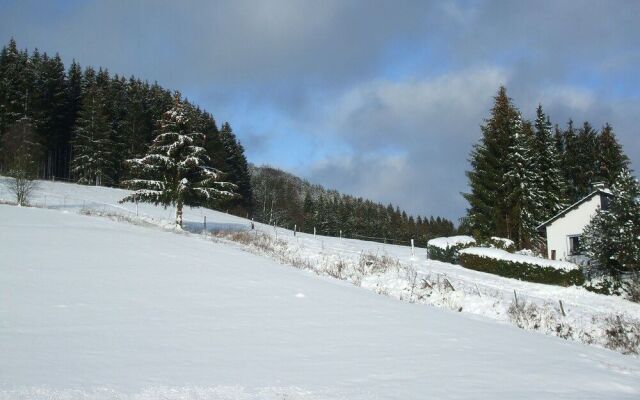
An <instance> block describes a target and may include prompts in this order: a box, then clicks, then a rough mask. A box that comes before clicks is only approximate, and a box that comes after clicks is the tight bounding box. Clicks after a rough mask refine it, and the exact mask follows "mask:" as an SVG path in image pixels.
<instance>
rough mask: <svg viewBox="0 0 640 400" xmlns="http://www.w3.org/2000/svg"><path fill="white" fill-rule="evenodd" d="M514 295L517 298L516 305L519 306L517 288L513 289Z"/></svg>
mask: <svg viewBox="0 0 640 400" xmlns="http://www.w3.org/2000/svg"><path fill="white" fill-rule="evenodd" d="M513 297H515V299H516V307H518V295H517V294H516V290H515V289H513Z"/></svg>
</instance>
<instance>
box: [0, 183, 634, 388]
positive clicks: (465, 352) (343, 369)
mask: <svg viewBox="0 0 640 400" xmlns="http://www.w3.org/2000/svg"><path fill="white" fill-rule="evenodd" d="M3 179H4V178H1V177H0V200H5V201H6V200H10V194H9V193H8V192H7V191H6V188H5V186H4V185H3ZM130 193H131V192H130V191H126V190H120V189H110V188H104V187H93V186H79V185H72V184H64V183H52V182H39V188H38V190H37V191H36V192H35V193H34V196H33V203H35V204H36V205H39V206H45V205H46V207H47V208H48V210H43V209H33V208H27V207H21V208H18V207H12V206H0V253H1V254H2V257H1V258H0V355H2V356H1V357H0V399H2V400H5V399H16V398H51V399H53V398H63V399H69V400H74V399H113V398H118V399H129V398H135V399H158V398H162V399H201V400H202V399H283V398H291V399H356V400H357V399H398V398H400V399H423V398H463V399H464V398H478V397H479V393H481V395H480V396H481V397H486V398H498V399H499V398H616V399H617V398H629V399H632V398H634V399H635V398H638V396H640V360H639V359H638V358H636V357H634V356H623V355H621V354H619V353H616V352H612V351H609V350H604V349H601V348H599V347H596V346H603V343H604V342H603V340H604V339H603V329H604V328H603V325H601V324H600V322H599V321H601V317H603V316H606V315H611V314H612V313H613V314H616V315H624V316H626V317H633V318H638V317H639V316H640V305H637V304H633V303H630V302H628V301H625V300H623V299H621V298H619V297H611V296H603V295H598V294H595V293H591V292H588V291H586V290H584V289H582V288H577V287H571V288H563V287H557V286H551V285H543V284H535V283H531V282H524V281H517V280H513V279H508V278H503V277H499V276H495V275H491V274H486V273H482V272H478V271H472V270H468V269H465V268H463V267H460V266H456V265H452V264H447V263H442V262H437V261H433V260H427V259H426V257H425V253H426V252H425V250H424V249H419V248H416V250H415V254H413V253H412V250H411V248H410V247H406V246H394V245H387V244H381V243H374V242H366V241H359V240H351V239H339V238H329V237H323V236H319V235H318V236H314V235H312V234H304V233H300V232H297V233H296V234H295V235H294V232H293V231H292V230H287V229H283V228H274V227H272V226H267V225H263V224H259V223H255V228H256V230H255V231H252V230H251V228H250V227H251V221H249V220H247V219H244V218H239V217H235V216H231V215H228V214H224V213H220V212H215V211H211V210H205V209H200V208H185V214H184V219H185V232H179V234H176V233H175V231H174V230H173V228H174V225H173V223H172V221H173V216H174V210H173V209H172V208H168V209H164V208H162V207H156V206H153V205H151V204H144V203H139V204H138V205H136V204H134V203H128V204H118V200H120V199H121V198H123V197H125V196H126V195H128V194H130ZM56 211H62V212H56ZM79 212H83V213H86V212H90V213H91V214H96V215H104V216H107V217H109V218H111V219H114V220H116V221H112V220H110V219H109V218H97V217H87V216H82V215H77V214H76V213H79ZM204 217H206V220H207V230H208V231H210V232H223V233H224V232H238V231H243V232H245V233H247V234H252V235H256V237H259V236H257V235H266V236H267V237H270V238H272V239H273V240H274V244H275V245H274V246H275V248H274V249H272V250H264V249H257V248H254V247H247V246H245V245H242V244H236V243H231V242H229V241H227V240H225V239H217V238H212V237H211V236H203V235H201V234H199V232H201V231H202V229H203V227H204V225H203V222H204V221H203V220H204ZM118 221H124V222H129V223H124V222H118ZM276 238H277V239H276ZM247 250H249V251H250V252H253V253H257V254H251V253H250V252H248V251H247ZM363 254H374V255H379V256H385V257H390V258H392V259H394V260H397V261H398V263H399V264H398V267H397V268H391V269H389V270H387V271H383V272H379V273H370V274H367V275H365V276H359V277H356V278H357V279H358V280H359V281H358V282H356V280H355V279H351V278H348V279H351V280H347V281H344V280H337V279H333V278H329V277H327V276H326V275H327V273H326V271H328V269H329V268H331V267H334V266H335V265H336V262H338V261H339V262H341V263H344V264H345V265H347V267H348V268H347V269H349V268H352V267H353V266H354V265H355V266H357V264H358V260H359V259H361V258H362V255H363ZM265 255H266V256H267V257H265ZM276 260H278V261H280V262H276ZM298 262H304V263H305V265H308V266H309V267H308V268H305V269H303V270H300V269H296V268H292V267H291V266H290V265H296V263H298ZM282 263H285V264H290V265H283V264H282ZM318 274H319V275H321V276H318ZM322 275H325V276H322ZM422 279H426V280H429V281H430V282H431V283H432V284H433V286H434V287H435V286H436V284H437V283H440V282H443V281H444V279H446V280H447V281H448V282H450V284H451V285H452V286H453V287H455V291H448V292H447V291H435V290H434V291H433V292H431V293H430V294H429V295H428V296H426V295H424V294H425V293H426V292H425V291H421V290H420V289H418V288H413V287H412V286H411V282H414V283H415V282H416V281H417V282H420V281H421V280H422ZM355 284H357V285H359V286H360V287H361V288H357V287H354V286H353V285H355ZM363 289H369V290H363ZM514 290H515V291H516V292H517V295H518V298H519V299H520V300H521V301H526V302H528V303H535V304H538V305H539V306H541V307H546V308H545V310H546V311H545V313H547V314H548V313H556V311H555V309H556V308H557V304H558V300H562V302H563V304H564V308H565V311H566V314H567V315H566V317H562V318H561V319H560V321H561V322H562V324H564V325H566V326H571V327H572V329H573V332H574V333H573V336H572V337H570V339H572V340H575V341H579V340H583V338H584V337H587V336H588V337H590V338H591V339H592V340H593V344H595V345H596V346H586V345H583V344H581V343H577V342H575V341H571V340H570V341H565V340H562V339H559V338H555V337H550V336H545V335H541V334H539V333H537V332H532V331H525V330H521V329H518V328H515V327H513V326H511V325H510V322H509V316H508V314H507V312H506V310H507V309H508V307H509V305H511V303H512V301H513V293H514ZM376 293H383V294H386V295H387V296H381V295H378V294H376ZM398 299H401V300H403V301H398ZM410 303H416V304H410ZM426 305H431V306H435V307H428V306H426ZM554 307H555V308H554ZM451 310H455V311H456V312H452V311H451ZM458 310H461V312H457V311H458ZM558 313H559V311H558ZM545 315H546V314H545ZM554 315H555V314H554ZM558 318H560V317H558ZM530 329H533V328H530ZM553 330H554V325H550V327H549V330H548V331H547V330H542V331H543V332H545V333H548V334H554V332H553ZM541 382H543V384H542V383H541Z"/></svg>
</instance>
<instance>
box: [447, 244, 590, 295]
mask: <svg viewBox="0 0 640 400" xmlns="http://www.w3.org/2000/svg"><path fill="white" fill-rule="evenodd" d="M459 262H460V265H462V266H463V267H465V268H469V269H474V270H476V271H482V272H488V273H491V274H496V275H500V276H504V277H506V278H515V279H520V280H525V281H529V282H537V283H547V284H552V285H560V286H571V285H582V283H583V282H584V276H583V275H582V271H581V270H580V269H579V268H578V266H577V265H574V264H571V263H568V262H563V261H554V260H546V259H542V258H537V257H529V256H523V255H519V254H511V253H508V252H506V251H504V250H499V249H488V248H481V247H470V248H466V249H463V250H461V251H460V256H459Z"/></svg>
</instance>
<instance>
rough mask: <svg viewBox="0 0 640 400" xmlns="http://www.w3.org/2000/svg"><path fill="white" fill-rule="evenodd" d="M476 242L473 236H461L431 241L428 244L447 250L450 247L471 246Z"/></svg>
mask: <svg viewBox="0 0 640 400" xmlns="http://www.w3.org/2000/svg"><path fill="white" fill-rule="evenodd" d="M475 242H476V240H475V239H474V238H472V237H471V236H464V235H460V236H449V237H439V238H435V239H431V240H429V241H428V242H427V245H428V246H433V247H438V248H440V249H444V250H446V249H448V248H449V247H453V246H456V245H459V244H470V243H475Z"/></svg>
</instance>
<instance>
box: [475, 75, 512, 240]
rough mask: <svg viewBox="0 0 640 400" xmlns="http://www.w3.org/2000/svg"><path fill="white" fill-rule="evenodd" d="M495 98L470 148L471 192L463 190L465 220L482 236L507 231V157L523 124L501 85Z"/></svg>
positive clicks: (508, 228) (508, 216) (508, 225)
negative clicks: (474, 142)
mask: <svg viewBox="0 0 640 400" xmlns="http://www.w3.org/2000/svg"><path fill="white" fill-rule="evenodd" d="M494 99H495V102H494V106H493V108H492V109H491V116H490V118H489V119H487V120H485V123H484V124H483V125H482V126H481V130H482V138H481V139H480V142H479V143H478V144H476V145H474V148H473V150H472V152H471V159H470V163H471V167H472V170H471V171H467V177H468V179H469V186H470V188H471V193H465V194H464V197H465V199H466V200H467V201H468V202H469V208H468V209H467V221H468V224H469V226H470V228H471V230H472V232H473V234H474V236H478V237H481V238H487V237H490V236H494V235H498V236H501V237H508V236H509V234H510V231H511V227H510V223H511V222H512V221H513V219H512V218H510V215H509V213H510V212H511V210H510V208H509V205H508V203H507V198H508V197H509V188H508V187H507V186H506V185H505V181H504V180H505V176H506V174H507V173H508V172H509V164H508V163H507V161H506V160H507V158H508V155H509V151H510V148H511V146H512V145H513V142H514V138H515V137H516V135H518V134H519V132H520V130H521V127H522V122H521V117H520V112H519V111H518V110H517V109H516V108H515V106H513V104H512V102H511V99H510V98H509V97H508V96H507V91H506V89H505V87H504V86H502V87H500V89H499V91H498V95H497V96H496V97H495V98H494ZM510 220H511V221H510Z"/></svg>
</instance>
